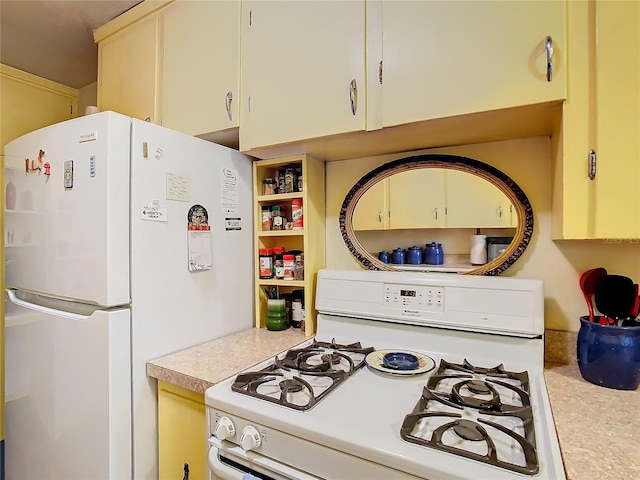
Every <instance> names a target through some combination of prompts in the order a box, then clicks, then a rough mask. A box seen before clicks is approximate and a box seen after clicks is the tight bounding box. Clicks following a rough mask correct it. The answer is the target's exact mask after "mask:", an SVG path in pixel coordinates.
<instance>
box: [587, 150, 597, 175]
mask: <svg viewBox="0 0 640 480" xmlns="http://www.w3.org/2000/svg"><path fill="white" fill-rule="evenodd" d="M597 159H598V156H597V155H596V152H595V150H589V162H588V167H587V169H588V171H587V173H588V174H589V180H595V178H596V161H597Z"/></svg>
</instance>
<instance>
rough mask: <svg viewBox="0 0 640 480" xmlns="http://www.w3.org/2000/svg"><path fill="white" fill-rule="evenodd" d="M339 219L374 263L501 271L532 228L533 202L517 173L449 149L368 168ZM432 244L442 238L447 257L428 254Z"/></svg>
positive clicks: (364, 258) (367, 263) (376, 266)
mask: <svg viewBox="0 0 640 480" xmlns="http://www.w3.org/2000/svg"><path fill="white" fill-rule="evenodd" d="M339 221H340V231H341V233H342V238H343V240H344V242H345V244H346V245H347V248H348V249H349V251H350V252H351V254H352V255H353V256H354V257H355V259H356V260H357V261H358V262H359V263H360V264H361V265H362V266H363V267H365V268H367V269H369V270H418V271H443V272H452V273H462V274H477V275H480V274H481V275H499V274H500V273H502V272H504V271H505V270H506V269H507V268H509V267H510V266H511V265H513V263H514V262H515V261H516V260H517V259H518V258H519V257H520V256H521V255H522V253H523V252H524V250H525V249H526V248H527V246H528V245H529V242H530V240H531V235H532V234H533V210H532V208H531V204H530V203H529V200H528V198H527V196H526V195H525V194H524V192H523V191H522V189H521V188H520V187H519V186H518V185H517V184H516V183H515V182H514V181H513V180H512V179H511V178H510V177H508V176H507V175H506V174H504V173H503V172H501V171H500V170H498V169H496V168H495V167H492V166H491V165H487V164H485V163H483V162H480V161H478V160H474V159H472V158H468V157H462V156H457V155H446V154H427V155H416V156H412V157H406V158H401V159H398V160H394V161H392V162H389V163H386V164H384V165H381V166H380V167H377V168H375V169H374V170H372V171H371V172H369V173H367V174H366V175H364V176H363V177H362V178H361V179H360V180H359V181H358V182H357V183H356V184H355V185H354V186H353V187H352V188H351V190H349V192H348V193H347V196H346V197H345V199H344V202H343V203H342V207H341V209H340V217H339ZM478 242H481V243H482V245H479V244H478ZM432 243H436V244H437V243H440V244H441V246H442V250H443V253H444V256H443V259H442V260H440V261H441V262H442V263H438V264H434V262H433V261H432V260H433V258H432V257H431V256H430V255H429V257H427V246H428V245H431V244H432ZM412 247H413V248H412ZM416 247H418V248H419V249H420V250H421V252H422V259H421V260H420V261H419V263H418V261H416V255H415V254H416ZM400 250H402V251H403V252H402V253H404V256H405V259H406V260H405V263H404V264H400V263H398V258H399V257H400V256H401V253H400V252H399V251H400ZM394 251H395V253H396V255H394ZM380 252H384V253H383V254H380ZM385 254H388V256H389V261H388V263H387V262H386V261H385V260H386V259H385V257H386V255H385ZM409 257H410V258H409Z"/></svg>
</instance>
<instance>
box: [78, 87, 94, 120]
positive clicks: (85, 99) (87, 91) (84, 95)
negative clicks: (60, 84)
mask: <svg viewBox="0 0 640 480" xmlns="http://www.w3.org/2000/svg"><path fill="white" fill-rule="evenodd" d="M89 105H98V82H93V83H90V84H89V85H86V86H84V87H82V88H81V89H79V90H78V116H81V115H84V110H85V108H87V107H88V106H89Z"/></svg>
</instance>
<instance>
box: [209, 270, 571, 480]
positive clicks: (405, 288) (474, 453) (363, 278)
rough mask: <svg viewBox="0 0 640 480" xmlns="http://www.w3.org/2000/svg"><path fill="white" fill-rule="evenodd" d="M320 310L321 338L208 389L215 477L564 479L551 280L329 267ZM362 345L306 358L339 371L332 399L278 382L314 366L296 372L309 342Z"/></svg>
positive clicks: (321, 283)
mask: <svg viewBox="0 0 640 480" xmlns="http://www.w3.org/2000/svg"><path fill="white" fill-rule="evenodd" d="M316 306H317V308H318V311H319V315H318V332H317V334H316V336H315V338H313V339H310V340H308V341H306V342H304V344H302V345H300V346H299V347H298V348H296V349H294V352H293V353H288V352H283V353H282V354H280V355H278V356H277V357H276V358H275V359H268V360H266V361H265V362H263V363H262V364H260V365H257V366H256V367H254V368H252V369H250V371H249V372H243V373H241V374H240V375H237V376H234V377H232V378H229V379H227V380H225V381H223V382H221V383H219V384H217V385H215V386H213V387H211V388H210V389H208V390H207V392H206V395H205V400H206V404H207V414H208V421H209V428H210V433H211V437H210V439H209V465H210V468H211V478H212V479H241V478H242V477H243V475H246V474H247V473H250V474H253V475H256V476H261V477H260V478H266V479H269V478H271V479H289V480H290V479H295V480H314V479H316V480H317V479H331V480H339V479H345V480H347V479H354V478H370V479H384V480H387V479H419V478H422V479H430V480H440V479H447V480H449V479H474V480H483V479H487V480H489V479H491V480H494V479H495V480H514V479H522V478H531V479H558V480H562V479H564V478H565V476H564V471H563V466H562V460H561V456H560V451H559V447H558V443H557V438H556V433H555V428H554V425H553V420H552V417H551V410H550V406H549V400H548V395H547V392H546V387H545V383H544V378H543V373H542V371H543V345H544V341H543V331H544V321H543V293H542V282H541V281H537V280H524V279H514V278H505V277H480V276H459V275H447V274H435V273H434V274H425V273H409V272H374V271H337V270H322V271H320V272H319V274H318V287H317V301H316ZM356 342H359V346H360V345H361V346H363V347H364V348H363V351H362V352H359V353H358V354H356V358H352V357H351V356H350V357H349V358H350V359H351V362H353V363H354V367H355V368H353V370H352V369H351V368H350V362H349V361H348V360H347V361H345V360H344V359H343V358H342V357H340V356H337V357H335V356H334V357H327V356H326V355H333V354H332V353H326V352H324V351H323V352H321V353H312V354H310V355H307V354H306V353H305V354H304V355H305V356H304V357H303V358H305V359H306V360H307V361H306V363H305V364H309V365H312V366H313V365H316V366H322V367H321V368H322V369H325V368H326V367H327V364H329V367H330V369H333V368H334V367H337V370H338V373H337V374H336V375H337V377H336V378H339V379H340V380H339V381H338V382H334V381H333V378H332V381H331V383H330V384H329V383H327V384H321V390H320V391H319V393H316V394H315V395H316V397H317V396H319V397H321V401H317V399H316V401H315V402H314V401H311V402H310V401H309V398H310V397H309V395H308V394H305V393H301V392H304V391H305V389H304V388H300V389H299V388H298V386H295V385H294V386H293V387H291V386H287V385H286V384H285V385H284V386H283V385H281V382H282V380H284V379H293V378H294V377H298V378H306V377H307V376H308V372H298V373H296V372H297V370H296V369H293V368H291V367H292V366H293V365H295V366H296V367H298V366H300V363H299V360H294V358H299V356H298V354H299V352H307V351H308V350H307V349H310V351H311V352H315V350H316V349H317V347H313V346H312V345H314V344H316V345H318V344H324V345H330V346H331V345H333V346H335V345H336V344H337V345H350V344H354V343H356ZM368 347H373V348H375V350H376V351H383V350H392V351H405V352H406V351H409V352H416V353H417V354H418V355H419V356H424V357H428V358H429V359H432V360H433V362H434V363H435V365H436V366H437V367H436V368H434V369H432V370H431V369H429V371H427V372H425V373H416V374H407V373H406V372H403V374H402V375H394V374H390V373H388V372H385V371H383V369H380V368H373V367H372V366H364V365H365V364H364V362H363V358H364V356H366V351H367V348H368ZM325 348H327V347H323V348H322V350H324V349H325ZM359 348H360V347H359ZM327 350H329V351H330V352H332V351H333V350H334V348H333V347H329V348H327ZM323 355H325V357H324V359H323ZM350 355H351V354H350ZM331 358H333V360H330V359H331ZM283 366H284V367H286V368H284V369H282V367H283ZM303 366H305V365H303ZM305 368H306V366H305ZM273 371H275V372H276V373H278V375H271V373H273ZM316 373H318V372H316ZM265 376H266V377H273V378H274V379H273V380H269V381H267V382H264V383H260V384H259V385H258V384H254V385H253V386H252V387H251V389H252V390H255V392H252V393H256V392H257V393H259V395H253V394H248V392H247V391H243V389H245V387H246V389H247V390H248V385H249V383H251V382H253V381H254V380H255V378H258V379H264V377H265ZM312 377H313V379H314V380H318V378H316V376H315V375H312ZM320 377H322V375H320ZM258 382H260V380H258ZM295 382H297V380H296V381H295ZM234 385H235V388H234ZM328 385H331V386H328ZM265 388H266V390H265ZM288 388H291V389H292V390H297V391H296V392H287V393H283V392H285V390H287V389H288ZM313 388H316V387H315V386H314V387H313ZM322 389H324V390H322ZM323 392H330V393H323ZM300 395H302V397H300ZM263 396H264V397H267V398H261V397H263ZM273 398H277V400H274V399H273ZM282 398H284V399H285V402H284V404H283V402H281V401H280V400H281V399H282ZM309 403H312V405H311V406H309ZM505 431H508V432H509V433H505Z"/></svg>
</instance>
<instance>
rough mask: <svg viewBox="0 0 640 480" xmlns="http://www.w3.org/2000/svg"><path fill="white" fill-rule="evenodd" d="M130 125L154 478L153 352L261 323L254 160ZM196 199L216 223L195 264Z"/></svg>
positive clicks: (139, 469) (135, 261) (149, 465)
mask: <svg viewBox="0 0 640 480" xmlns="http://www.w3.org/2000/svg"><path fill="white" fill-rule="evenodd" d="M132 125H133V126H132V151H133V154H132V193H131V208H132V213H131V217H132V224H131V295H132V315H133V317H132V318H133V327H132V335H133V336H132V339H133V353H132V358H133V360H132V361H133V389H134V390H133V393H134V398H135V402H134V410H133V414H134V431H135V435H134V442H135V443H134V452H135V455H136V457H135V461H134V468H135V474H134V478H136V479H143V478H144V479H148V478H154V475H153V472H155V475H156V476H157V463H158V462H157V446H156V443H155V439H156V436H155V435H156V413H155V412H156V410H155V394H156V392H155V384H156V382H155V380H153V379H149V378H148V377H146V374H145V364H146V362H148V361H149V360H152V359H155V358H158V357H161V356H164V355H168V354H170V353H173V352H176V351H179V350H183V349H185V348H189V347H192V346H194V345H198V344H201V343H204V342H207V341H210V340H213V339H216V338H219V337H222V336H225V335H228V334H231V333H234V332H237V331H240V330H245V329H248V328H251V327H252V326H253V318H254V317H253V297H252V291H253V271H254V270H253V205H252V204H253V201H252V197H253V188H252V176H253V173H252V167H253V164H252V161H251V159H250V158H249V157H247V156H246V155H243V154H241V153H239V152H237V151H235V150H232V149H229V148H227V147H223V146H220V145H216V144H214V143H210V142H207V141H204V140H201V139H199V138H194V137H191V136H188V135H185V134H182V133H178V132H174V131H172V130H169V129H166V128H163V127H160V126H157V125H153V124H150V123H146V122H142V121H138V120H135V119H134V120H133V124H132ZM198 205H200V206H202V207H204V210H206V214H207V215H206V217H207V223H208V226H209V227H210V228H211V229H210V230H208V231H207V230H200V231H199V232H205V233H206V232H208V234H205V235H204V238H201V239H200V240H201V242H200V247H201V248H202V250H204V251H207V252H210V253H211V268H210V269H208V270H199V271H190V270H189V262H188V224H189V218H190V217H191V220H192V222H194V212H197V213H198V214H199V215H202V214H203V213H204V210H202V209H200V208H199V207H197V206H198ZM154 208H157V210H154ZM150 210H151V212H158V213H157V215H151V214H149V211H150ZM198 218H200V219H202V218H203V217H202V216H199V217H198Z"/></svg>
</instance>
